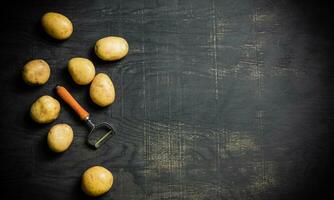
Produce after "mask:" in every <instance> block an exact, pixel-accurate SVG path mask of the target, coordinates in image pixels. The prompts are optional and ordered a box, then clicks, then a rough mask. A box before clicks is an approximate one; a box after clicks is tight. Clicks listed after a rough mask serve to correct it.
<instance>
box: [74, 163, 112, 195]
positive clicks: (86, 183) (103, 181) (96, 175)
mask: <svg viewBox="0 0 334 200" xmlns="http://www.w3.org/2000/svg"><path fill="white" fill-rule="evenodd" d="M112 184H113V175H112V173H111V172H110V171H109V170H107V169H106V168H104V167H101V166H94V167H91V168H89V169H87V170H86V171H85V172H84V174H83V175H82V180H81V188H82V190H83V191H84V192H85V193H86V194H87V195H89V196H93V197H97V196H100V195H102V194H105V193H106V192H108V191H109V190H110V188H111V186H112Z"/></svg>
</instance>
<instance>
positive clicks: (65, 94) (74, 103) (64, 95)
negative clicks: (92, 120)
mask: <svg viewBox="0 0 334 200" xmlns="http://www.w3.org/2000/svg"><path fill="white" fill-rule="evenodd" d="M56 91H57V93H58V95H59V96H60V97H61V98H62V99H63V100H64V101H65V102H66V103H67V104H68V105H69V106H71V108H72V109H73V110H74V111H75V112H76V113H77V114H78V115H79V117H80V118H81V120H86V119H87V118H88V117H89V113H88V112H87V111H86V110H85V109H83V108H82V107H81V106H80V104H79V103H78V102H77V101H76V100H75V99H74V98H73V97H72V95H71V94H70V93H69V92H68V91H67V90H66V88H64V87H63V86H59V85H58V86H57V87H56Z"/></svg>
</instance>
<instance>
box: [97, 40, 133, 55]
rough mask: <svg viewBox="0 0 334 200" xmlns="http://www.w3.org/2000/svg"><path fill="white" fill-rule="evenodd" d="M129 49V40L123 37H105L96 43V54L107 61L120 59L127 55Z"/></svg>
mask: <svg viewBox="0 0 334 200" xmlns="http://www.w3.org/2000/svg"><path fill="white" fill-rule="evenodd" d="M128 51H129V45H128V42H127V41H126V40H125V39H124V38H121V37H114V36H109V37H105V38H102V39H99V40H98V41H97V42H96V44H95V54H96V55H97V56H98V57H99V58H101V59H102V60H105V61H114V60H119V59H121V58H123V57H124V56H126V55H127V54H128Z"/></svg>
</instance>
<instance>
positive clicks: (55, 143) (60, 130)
mask: <svg viewBox="0 0 334 200" xmlns="http://www.w3.org/2000/svg"><path fill="white" fill-rule="evenodd" d="M72 141H73V130H72V128H71V127H70V126H69V125H67V124H56V125H54V126H53V127H52V128H51V129H50V131H49V133H48V145H49V148H50V149H51V150H52V151H54V152H56V153H60V152H63V151H66V150H67V149H68V148H69V147H70V145H71V143H72Z"/></svg>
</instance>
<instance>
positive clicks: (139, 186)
mask: <svg viewBox="0 0 334 200" xmlns="http://www.w3.org/2000/svg"><path fill="white" fill-rule="evenodd" d="M332 8H333V7H332V6H330V5H329V3H328V2H325V1H317V2H306V1H288V0H286V1H283V0H282V1H269V0H268V1H265V0H262V1H260V0H210V1H200V0H194V1H192V0H169V1H162V0H160V1H159V0H141V1H138V0H126V1H122V0H115V1H107V0H97V1H92V0H84V1H46V0H43V1H22V2H19V1H10V2H4V3H3V6H1V15H2V16H1V39H0V40H1V50H0V51H1V52H0V54H1V65H0V67H1V73H0V81H1V109H0V111H1V118H2V119H1V120H0V124H1V139H0V144H1V145H0V150H1V157H0V160H1V166H0V183H1V189H2V192H1V195H2V198H1V199H35V200H37V199H49V200H51V199H62V200H65V199H72V200H74V199H89V198H88V197H87V196H85V195H84V194H83V193H82V191H81V189H80V177H81V174H82V173H83V171H84V170H85V169H87V168H88V167H90V166H93V165H103V166H104V167H106V168H108V169H110V170H111V171H112V173H113V174H114V178H115V180H114V185H113V188H112V189H111V191H110V192H109V193H107V194H106V195H104V196H102V197H101V199H115V200H116V199H126V200H131V199H136V200H137V199H190V200H195V199H198V200H204V199H302V198H304V199H305V198H307V197H310V198H312V199H331V198H333V194H332V188H333V183H332V180H333V170H332V165H331V162H332V160H333V147H332V145H333V139H334V138H333V133H332V129H333V125H332V124H333V118H334V113H333V107H332V101H333V96H332V94H333V91H332V90H333V73H332V72H333V69H332V68H333V52H332V50H333V39H332V37H333V32H332V31H331V27H333V20H332V17H331V15H332ZM47 11H57V12H61V13H63V14H64V15H66V16H67V17H69V18H70V19H71V21H72V22H73V24H74V33H73V35H72V36H71V38H70V39H68V40H67V41H63V42H61V41H55V40H53V39H51V38H50V37H49V36H47V35H46V34H45V33H44V32H43V31H42V29H41V27H40V18H41V16H42V15H43V13H45V12H47ZM108 35H117V36H121V37H124V38H126V39H127V41H128V43H129V46H130V51H129V54H128V55H127V57H125V58H124V59H123V60H121V61H118V62H102V61H101V60H99V59H98V58H97V57H96V56H95V55H94V53H93V51H92V48H93V46H94V43H95V41H96V40H98V39H100V38H102V37H105V36H108ZM76 56H81V57H87V58H90V59H91V60H92V61H93V62H94V64H95V66H96V70H97V72H105V73H107V74H108V75H110V77H111V78H112V80H113V83H114V85H115V87H116V96H117V97H116V101H115V102H114V103H113V104H112V106H110V107H108V108H98V107H97V106H95V105H94V104H93V103H92V102H91V101H90V99H89V95H88V90H89V86H77V85H75V84H74V82H73V81H72V80H71V77H70V76H69V74H68V72H67V68H66V64H67V61H68V60H69V59H70V58H72V57H76ZM35 58H42V59H45V60H46V61H47V62H48V63H49V64H50V66H51V70H52V74H51V78H50V80H49V81H48V82H47V84H46V85H43V86H41V87H29V86H27V85H25V84H24V83H23V81H22V79H21V69H22V67H23V65H24V64H25V62H27V61H29V60H30V59H35ZM57 84H61V85H64V86H66V87H67V88H68V89H69V90H70V91H71V92H72V94H73V95H74V96H75V97H76V98H77V99H78V101H79V102H80V103H81V104H82V105H83V107H85V108H86V109H87V110H88V111H89V112H90V113H91V117H92V118H93V120H95V121H97V122H98V121H110V122H112V123H114V124H115V126H117V128H118V134H117V135H116V136H114V137H113V138H112V140H110V141H108V143H107V144H106V145H104V146H103V147H101V149H98V150H96V151H94V150H93V149H90V148H89V147H88V146H87V145H86V144H85V137H86V136H87V129H86V127H85V125H84V123H82V122H81V121H80V120H79V119H78V117H77V116H76V115H75V114H74V112H72V111H71V110H70V108H69V107H68V106H66V105H65V104H63V102H61V104H62V110H61V114H60V117H59V118H58V119H57V120H56V121H55V122H53V123H52V124H48V125H38V124H35V123H34V122H33V121H32V120H31V119H30V118H29V107H30V105H31V104H32V102H33V101H34V100H35V99H37V98H38V97H39V96H41V95H52V96H54V97H56V95H55V93H54V90H53V89H54V87H55V86H56V85H57ZM56 123H68V124H69V125H71V126H72V127H73V129H74V132H75V137H74V141H73V144H72V146H71V147H70V149H69V150H68V151H67V152H65V153H63V154H53V153H51V152H50V150H49V149H48V147H47V144H46V135H47V132H48V130H49V129H50V127H51V126H52V125H54V124H56Z"/></svg>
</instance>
